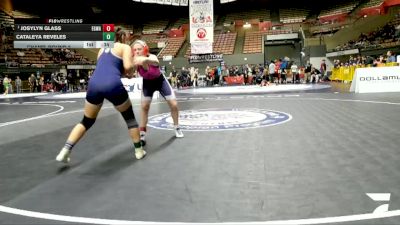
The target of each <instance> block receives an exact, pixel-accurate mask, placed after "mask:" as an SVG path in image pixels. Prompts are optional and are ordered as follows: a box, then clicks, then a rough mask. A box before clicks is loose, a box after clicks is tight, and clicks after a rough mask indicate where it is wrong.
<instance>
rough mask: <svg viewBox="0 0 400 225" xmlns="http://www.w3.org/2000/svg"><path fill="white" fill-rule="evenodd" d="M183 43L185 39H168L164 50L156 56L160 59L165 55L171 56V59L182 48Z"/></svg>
mask: <svg viewBox="0 0 400 225" xmlns="http://www.w3.org/2000/svg"><path fill="white" fill-rule="evenodd" d="M184 42H185V37H179V38H168V43H167V45H166V46H165V48H164V49H163V50H162V51H161V52H160V54H159V55H158V57H159V58H162V57H163V56H166V55H171V56H172V57H176V55H177V54H178V52H179V50H180V49H181V48H182V45H183V43H184Z"/></svg>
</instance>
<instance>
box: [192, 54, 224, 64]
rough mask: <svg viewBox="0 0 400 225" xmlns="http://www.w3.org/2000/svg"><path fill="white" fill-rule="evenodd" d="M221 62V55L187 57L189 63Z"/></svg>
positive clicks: (222, 58)
mask: <svg viewBox="0 0 400 225" xmlns="http://www.w3.org/2000/svg"><path fill="white" fill-rule="evenodd" d="M223 60H224V55H223V54H202V55H190V56H189V63H204V62H220V61H223Z"/></svg>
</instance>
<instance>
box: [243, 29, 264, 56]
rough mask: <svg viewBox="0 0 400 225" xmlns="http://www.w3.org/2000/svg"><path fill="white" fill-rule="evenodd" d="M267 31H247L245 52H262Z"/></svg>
mask: <svg viewBox="0 0 400 225" xmlns="http://www.w3.org/2000/svg"><path fill="white" fill-rule="evenodd" d="M265 33H266V32H265V31H253V32H246V34H245V37H244V45H243V53H244V54H252V53H261V52H262V36H263V35H264V34H265Z"/></svg>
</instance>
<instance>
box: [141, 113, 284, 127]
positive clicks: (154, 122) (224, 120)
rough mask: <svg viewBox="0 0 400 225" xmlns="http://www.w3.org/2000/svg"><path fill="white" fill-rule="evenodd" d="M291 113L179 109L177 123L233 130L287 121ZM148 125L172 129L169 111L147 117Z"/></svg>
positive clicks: (182, 125) (187, 125)
mask: <svg viewBox="0 0 400 225" xmlns="http://www.w3.org/2000/svg"><path fill="white" fill-rule="evenodd" d="M290 119H291V115H289V114H287V113H283V112H279V111H272V110H267V109H199V110H186V111H181V112H180V115H179V125H180V127H181V129H183V130H191V131H209V130H234V129H248V128H258V127H265V126H272V125H277V124H281V123H284V122H287V121H289V120H290ZM148 125H149V126H150V127H153V128H158V129H172V128H173V127H174V126H173V120H172V117H171V115H170V113H163V114H160V115H155V116H152V117H150V118H149V122H148Z"/></svg>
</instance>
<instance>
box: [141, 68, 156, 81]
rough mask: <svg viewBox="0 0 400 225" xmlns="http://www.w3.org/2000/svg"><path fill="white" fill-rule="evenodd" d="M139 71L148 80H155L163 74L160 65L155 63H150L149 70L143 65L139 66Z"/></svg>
mask: <svg viewBox="0 0 400 225" xmlns="http://www.w3.org/2000/svg"><path fill="white" fill-rule="evenodd" d="M138 72H139V74H140V76H142V77H143V79H146V80H153V79H156V78H158V77H159V76H160V75H161V71H160V67H159V66H155V65H149V70H145V69H144V68H143V66H139V67H138Z"/></svg>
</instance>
